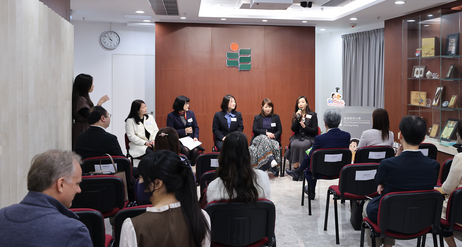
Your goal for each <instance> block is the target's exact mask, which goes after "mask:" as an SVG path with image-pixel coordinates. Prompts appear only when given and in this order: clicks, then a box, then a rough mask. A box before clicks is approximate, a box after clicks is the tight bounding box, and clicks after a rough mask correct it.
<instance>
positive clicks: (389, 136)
mask: <svg viewBox="0 0 462 247" xmlns="http://www.w3.org/2000/svg"><path fill="white" fill-rule="evenodd" d="M394 141H395V137H394V134H393V132H392V131H390V120H389V119H388V112H387V110H385V109H383V108H377V109H375V110H374V111H373V112H372V129H369V130H365V131H363V133H362V134H361V138H360V139H359V144H358V148H360V147H365V146H390V147H393V142H394Z"/></svg>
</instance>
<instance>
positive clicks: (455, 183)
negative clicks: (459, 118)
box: [441, 124, 462, 247]
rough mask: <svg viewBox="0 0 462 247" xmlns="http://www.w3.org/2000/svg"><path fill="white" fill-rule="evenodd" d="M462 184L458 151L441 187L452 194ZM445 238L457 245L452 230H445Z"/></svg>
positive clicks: (461, 155)
mask: <svg viewBox="0 0 462 247" xmlns="http://www.w3.org/2000/svg"><path fill="white" fill-rule="evenodd" d="M457 133H458V136H457V139H458V141H459V140H460V136H461V135H462V124H459V126H458V127H457ZM461 186H462V153H458V154H457V155H456V156H454V159H453V160H452V164H451V169H450V170H449V174H448V177H447V178H446V180H445V181H444V183H443V186H442V187H441V188H442V189H443V192H444V193H445V194H447V195H450V194H451V193H452V192H453V191H454V190H455V189H457V188H458V187H461ZM448 199H449V196H447V197H445V200H444V204H443V212H442V214H441V218H443V219H446V208H447V205H448ZM443 236H444V240H446V243H447V244H448V246H449V247H455V246H456V242H455V241H454V236H453V233H452V232H447V231H446V232H445V231H443Z"/></svg>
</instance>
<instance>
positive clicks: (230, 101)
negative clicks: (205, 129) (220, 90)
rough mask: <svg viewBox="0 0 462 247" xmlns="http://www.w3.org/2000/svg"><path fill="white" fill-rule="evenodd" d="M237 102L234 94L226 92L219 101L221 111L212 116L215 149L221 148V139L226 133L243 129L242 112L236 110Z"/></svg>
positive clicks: (223, 138) (222, 139)
mask: <svg viewBox="0 0 462 247" xmlns="http://www.w3.org/2000/svg"><path fill="white" fill-rule="evenodd" d="M236 108H237V103H236V99H235V98H234V96H232V95H230V94H227V95H226V96H225V97H223V100H222V102H221V111H219V112H217V113H215V116H213V124H212V130H213V134H214V135H215V140H214V142H215V146H217V149H218V150H217V151H220V150H221V147H222V146H223V141H224V140H225V138H226V135H227V134H228V133H231V132H233V131H241V132H242V131H244V123H243V121H242V114H241V113H240V112H238V111H236Z"/></svg>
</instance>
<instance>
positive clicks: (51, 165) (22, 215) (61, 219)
mask: <svg viewBox="0 0 462 247" xmlns="http://www.w3.org/2000/svg"><path fill="white" fill-rule="evenodd" d="M79 162H80V157H79V156H78V155H77V154H75V153H73V152H71V151H63V150H49V151H46V152H44V153H41V154H38V155H36V156H35V157H34V158H33V159H32V166H31V167H30V170H29V173H28V174H27V189H28V190H29V193H27V195H26V197H24V199H23V200H22V201H21V202H20V203H19V204H14V205H11V206H9V207H5V208H2V209H0V246H76V247H77V246H79V247H80V246H85V247H87V246H88V247H90V246H93V244H92V241H91V238H90V233H89V232H88V229H87V227H86V226H85V225H84V224H83V223H82V222H80V221H79V220H78V219H79V217H78V216H77V215H76V214H75V213H73V212H72V211H70V210H69V209H68V208H69V207H70V206H71V204H72V200H73V199H74V196H75V194H76V193H80V186H79V184H80V182H81V181H82V169H81V168H80V164H79Z"/></svg>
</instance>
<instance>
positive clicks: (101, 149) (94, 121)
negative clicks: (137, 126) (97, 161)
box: [75, 106, 124, 159]
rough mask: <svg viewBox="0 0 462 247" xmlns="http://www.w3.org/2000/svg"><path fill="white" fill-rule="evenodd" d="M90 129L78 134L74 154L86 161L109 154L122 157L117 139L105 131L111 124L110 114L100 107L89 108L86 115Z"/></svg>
mask: <svg viewBox="0 0 462 247" xmlns="http://www.w3.org/2000/svg"><path fill="white" fill-rule="evenodd" d="M88 123H90V128H89V129H87V130H86V131H84V132H82V133H80V134H79V136H78V137H77V142H76V143H75V152H76V153H77V154H78V155H80V156H81V157H82V159H86V158H89V157H97V156H102V155H104V154H110V155H114V156H124V154H123V153H122V149H121V148H120V145H119V141H117V137H116V136H115V135H113V134H111V133H108V132H107V131H106V128H107V127H109V124H110V123H111V114H109V113H108V112H107V111H106V109H104V108H103V107H102V106H95V107H93V108H91V110H90V113H89V115H88Z"/></svg>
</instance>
